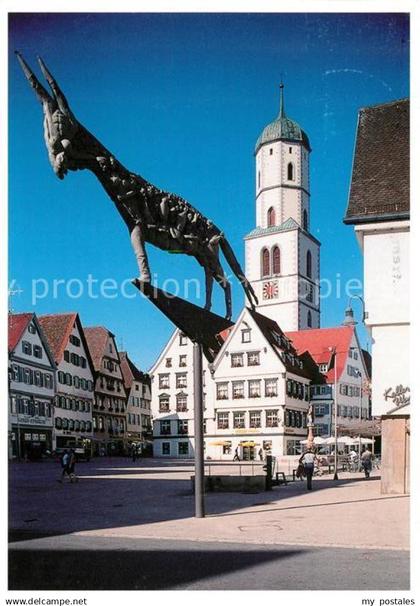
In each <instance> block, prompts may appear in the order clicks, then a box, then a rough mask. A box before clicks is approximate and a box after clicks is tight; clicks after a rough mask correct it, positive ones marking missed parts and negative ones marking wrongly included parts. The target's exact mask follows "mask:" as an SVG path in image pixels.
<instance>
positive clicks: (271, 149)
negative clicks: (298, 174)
mask: <svg viewBox="0 0 420 606" xmlns="http://www.w3.org/2000/svg"><path fill="white" fill-rule="evenodd" d="M272 155H273V148H272V147H270V156H272Z"/></svg>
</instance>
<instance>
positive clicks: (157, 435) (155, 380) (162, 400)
mask: <svg viewBox="0 0 420 606" xmlns="http://www.w3.org/2000/svg"><path fill="white" fill-rule="evenodd" d="M149 373H150V376H151V379H152V415H153V455H154V456H155V457H177V458H178V457H179V458H188V457H193V456H194V381H193V344H192V342H191V341H190V340H189V339H188V338H187V337H186V336H185V335H184V334H183V333H182V332H181V331H180V330H176V331H175V332H174V333H173V334H172V336H171V338H170V339H169V341H168V343H167V345H166V346H165V347H164V349H163V351H162V353H161V354H160V356H159V358H158V359H157V361H156V362H155V364H154V365H153V367H152V368H151V369H150V371H149ZM203 373H204V375H203V377H204V429H205V430H206V429H207V424H208V423H209V422H210V420H211V419H212V418H213V412H212V409H211V407H210V404H209V401H208V392H209V391H210V389H211V387H210V385H209V383H210V378H209V374H210V373H209V371H208V362H207V360H205V358H203Z"/></svg>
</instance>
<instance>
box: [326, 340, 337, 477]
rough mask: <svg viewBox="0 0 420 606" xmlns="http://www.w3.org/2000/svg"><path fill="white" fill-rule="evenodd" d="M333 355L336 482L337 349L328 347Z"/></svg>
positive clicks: (335, 466)
mask: <svg viewBox="0 0 420 606" xmlns="http://www.w3.org/2000/svg"><path fill="white" fill-rule="evenodd" d="M328 349H329V351H331V353H332V354H333V355H334V480H338V470H337V466H338V456H337V451H338V426H337V348H336V347H335V346H334V347H329V348H328Z"/></svg>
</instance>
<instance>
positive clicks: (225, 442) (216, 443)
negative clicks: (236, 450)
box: [209, 440, 232, 446]
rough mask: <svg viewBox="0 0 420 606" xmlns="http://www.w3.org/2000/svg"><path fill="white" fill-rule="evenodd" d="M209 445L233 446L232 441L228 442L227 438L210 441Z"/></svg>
mask: <svg viewBox="0 0 420 606" xmlns="http://www.w3.org/2000/svg"><path fill="white" fill-rule="evenodd" d="M209 446H232V442H228V441H227V440H224V441H220V440H219V442H209Z"/></svg>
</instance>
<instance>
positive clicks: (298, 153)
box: [245, 84, 320, 331]
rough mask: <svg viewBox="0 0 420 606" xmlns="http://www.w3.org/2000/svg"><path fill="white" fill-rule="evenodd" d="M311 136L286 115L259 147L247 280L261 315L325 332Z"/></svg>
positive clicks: (269, 128)
mask: <svg viewBox="0 0 420 606" xmlns="http://www.w3.org/2000/svg"><path fill="white" fill-rule="evenodd" d="M310 152H311V147H310V144H309V139H308V136H307V135H306V133H305V132H304V131H303V130H302V129H301V127H300V126H299V125H298V124H297V123H296V122H294V121H293V120H291V119H290V118H288V117H287V116H286V111H285V106H284V86H283V84H282V85H281V86H280V111H279V114H278V116H277V118H276V119H275V120H274V121H273V122H271V123H270V124H268V126H266V127H265V128H264V130H263V131H262V133H261V135H260V137H259V139H258V141H257V143H256V146H255V169H256V192H255V193H256V204H255V205H256V228H255V229H254V230H253V231H251V233H249V234H248V235H247V236H245V267H246V276H247V278H248V280H249V281H250V282H251V284H252V286H253V288H254V290H255V293H256V295H257V297H258V299H259V305H258V311H259V312H260V313H262V314H263V315H265V316H268V317H269V318H272V319H273V320H275V321H276V322H277V323H278V324H279V326H280V328H281V329H282V330H284V331H294V330H303V329H306V328H319V326H320V307H319V248H320V242H319V241H318V240H317V239H316V238H315V237H314V236H313V235H312V234H311V233H310V216H311V213H310V192H309V154H310Z"/></svg>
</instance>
